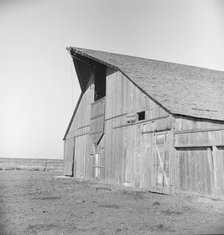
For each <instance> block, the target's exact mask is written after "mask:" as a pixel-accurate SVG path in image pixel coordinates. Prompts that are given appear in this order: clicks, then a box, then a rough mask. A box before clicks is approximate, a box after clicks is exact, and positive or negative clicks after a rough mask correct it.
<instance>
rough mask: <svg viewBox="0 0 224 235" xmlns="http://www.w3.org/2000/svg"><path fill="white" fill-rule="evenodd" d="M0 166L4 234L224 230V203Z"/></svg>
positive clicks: (1, 229) (0, 211)
mask: <svg viewBox="0 0 224 235" xmlns="http://www.w3.org/2000/svg"><path fill="white" fill-rule="evenodd" d="M58 175H61V174H60V173H55V172H47V171H45V172H43V171H0V234H60V235H62V234H63V235H64V234H101V235H103V234H152V233H160V234H161V233H166V234H167V233H177V234H189V233H191V234H192V233H194V234H195V233H197V234H201V233H204V234H208V233H211V234H214V233H216V234H217V233H220V234H221V233H224V202H223V201H214V200H211V199H208V198H202V197H196V196H186V195H174V196H168V195H161V194H155V193H150V192H148V191H135V190H133V189H130V188H124V187H122V186H111V185H106V184H99V183H96V182H89V181H88V182H87V181H78V180H75V179H73V178H70V179H63V178H57V177H55V176H58Z"/></svg>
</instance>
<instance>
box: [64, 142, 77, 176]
mask: <svg viewBox="0 0 224 235" xmlns="http://www.w3.org/2000/svg"><path fill="white" fill-rule="evenodd" d="M74 153H75V138H71V139H67V140H65V144H64V175H66V176H73V175H74V172H73V170H74Z"/></svg>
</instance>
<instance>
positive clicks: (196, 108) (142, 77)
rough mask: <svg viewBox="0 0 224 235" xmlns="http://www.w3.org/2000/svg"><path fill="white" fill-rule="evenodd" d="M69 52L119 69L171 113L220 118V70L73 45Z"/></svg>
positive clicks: (223, 81) (223, 75)
mask: <svg viewBox="0 0 224 235" xmlns="http://www.w3.org/2000/svg"><path fill="white" fill-rule="evenodd" d="M67 49H68V50H69V51H70V52H71V54H72V55H82V56H84V57H87V58H89V59H92V60H95V61H98V62H100V63H102V64H105V65H108V66H110V67H113V68H115V69H117V70H119V71H121V72H122V73H123V74H124V75H125V76H126V77H127V78H128V79H129V80H131V81H132V82H133V83H134V84H135V85H136V86H137V87H139V88H140V89H141V90H142V91H143V92H144V93H145V94H147V95H148V96H149V97H151V98H152V99H153V100H154V101H156V102H157V103H159V104H160V105H161V106H162V107H164V108H165V109H166V110H167V111H168V112H170V113H172V114H178V115H184V116H191V117H198V118H206V119H213V120H224V72H221V71H215V70H210V69H205V68H199V67H194V66H188V65H182V64H176V63H170V62H164V61H157V60H151V59H145V58H139V57H133V56H127V55H120V54H115V53H109V52H102V51H95V50H89V49H82V48H76V47H69V48H67Z"/></svg>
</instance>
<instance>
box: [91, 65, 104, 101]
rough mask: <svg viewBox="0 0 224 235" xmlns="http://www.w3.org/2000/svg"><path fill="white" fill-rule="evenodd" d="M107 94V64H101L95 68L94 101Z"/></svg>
mask: <svg viewBox="0 0 224 235" xmlns="http://www.w3.org/2000/svg"><path fill="white" fill-rule="evenodd" d="M104 96H106V66H105V65H102V64H99V65H98V66H97V67H96V69H95V94H94V101H97V100H99V99H101V98H103V97H104Z"/></svg>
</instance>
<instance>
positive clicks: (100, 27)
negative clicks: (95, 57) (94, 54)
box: [0, 0, 224, 158]
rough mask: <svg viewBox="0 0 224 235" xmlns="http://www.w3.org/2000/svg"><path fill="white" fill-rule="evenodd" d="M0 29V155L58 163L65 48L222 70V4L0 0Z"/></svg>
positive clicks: (68, 86)
mask: <svg viewBox="0 0 224 235" xmlns="http://www.w3.org/2000/svg"><path fill="white" fill-rule="evenodd" d="M0 29H1V30H0V42H1V43H0V111H1V112H0V157H4V156H5V157H36V158H62V157H63V141H62V138H63V135H64V133H65V130H66V128H67V125H68V123H69V120H70V118H71V115H72V112H73V109H74V106H75V104H76V101H77V98H78V96H79V94H80V88H79V85H78V81H77V78H76V75H75V70H74V68H73V66H72V63H71V58H70V56H69V54H68V53H67V51H66V50H65V48H66V47H67V46H76V47H83V48H90V49H96V50H103V51H110V52H116V53H122V54H128V55H135V56H140V57H146V58H150V59H157V60H165V61H170V62H177V63H182V64H190V65H195V66H200V67H207V68H211V69H217V70H223V71H224V1H223V0H0Z"/></svg>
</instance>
